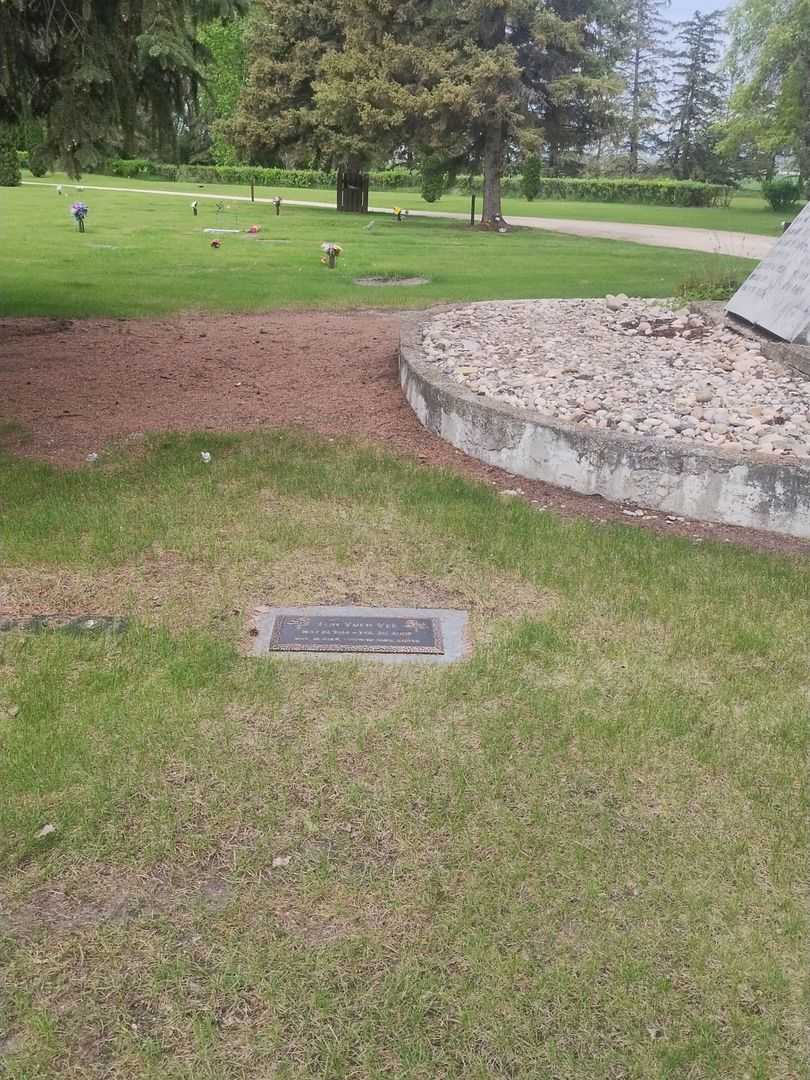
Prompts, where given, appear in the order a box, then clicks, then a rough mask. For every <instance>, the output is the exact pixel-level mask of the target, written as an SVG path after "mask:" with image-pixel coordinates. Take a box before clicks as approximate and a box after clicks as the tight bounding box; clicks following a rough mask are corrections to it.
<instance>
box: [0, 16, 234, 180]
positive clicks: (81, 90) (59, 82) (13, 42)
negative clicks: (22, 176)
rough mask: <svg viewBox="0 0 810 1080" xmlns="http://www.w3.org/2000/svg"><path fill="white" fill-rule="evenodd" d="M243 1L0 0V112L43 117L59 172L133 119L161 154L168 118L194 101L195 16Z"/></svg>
mask: <svg viewBox="0 0 810 1080" xmlns="http://www.w3.org/2000/svg"><path fill="white" fill-rule="evenodd" d="M244 6H245V0H59V2H58V3H41V2H35V0H3V2H2V3H0V42H2V48H0V120H6V121H9V122H11V123H16V122H18V121H20V120H21V119H24V118H25V117H27V116H35V117H37V118H41V119H43V120H45V121H46V128H47V140H48V150H49V152H50V154H51V156H52V157H53V158H54V159H55V160H59V161H61V162H62V163H63V164H64V166H65V168H66V169H67V171H68V172H69V173H72V174H73V175H74V176H75V175H78V174H79V172H80V170H81V169H82V167H83V166H86V165H88V164H91V163H93V162H95V161H97V160H98V159H99V157H101V156H103V155H104V154H105V153H107V152H108V151H109V149H110V147H111V146H114V145H116V144H118V145H120V144H121V143H123V148H124V152H125V153H126V154H128V155H131V154H132V153H134V151H135V149H136V136H137V132H138V127H139V124H140V125H142V126H143V127H145V128H147V129H148V130H149V131H150V132H153V133H154V144H155V149H156V150H157V151H158V152H159V153H166V154H167V155H168V154H170V153H171V152H172V150H173V147H174V144H175V140H176V134H177V123H176V121H177V117H178V115H179V114H181V113H182V111H183V109H184V107H185V105H186V103H187V102H188V101H189V100H190V99H192V100H193V99H194V98H195V97H196V93H197V87H198V84H199V81H200V79H201V77H202V73H203V68H202V65H203V61H204V59H205V50H204V49H203V48H202V47H201V46H200V44H199V42H198V41H197V37H196V34H197V29H198V27H199V26H200V25H201V23H202V22H203V21H204V20H207V19H212V18H214V17H215V16H217V15H224V14H227V13H228V12H230V11H231V10H240V9H242V8H243V7H244Z"/></svg>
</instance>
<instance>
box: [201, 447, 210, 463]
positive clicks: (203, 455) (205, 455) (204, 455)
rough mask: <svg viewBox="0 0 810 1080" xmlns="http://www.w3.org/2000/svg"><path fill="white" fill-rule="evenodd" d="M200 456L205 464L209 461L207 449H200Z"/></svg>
mask: <svg viewBox="0 0 810 1080" xmlns="http://www.w3.org/2000/svg"><path fill="white" fill-rule="evenodd" d="M200 458H201V459H202V460H203V462H204V463H205V464H206V465H207V464H208V462H209V461H210V460H211V455H210V454H209V453H208V451H207V450H201V451H200Z"/></svg>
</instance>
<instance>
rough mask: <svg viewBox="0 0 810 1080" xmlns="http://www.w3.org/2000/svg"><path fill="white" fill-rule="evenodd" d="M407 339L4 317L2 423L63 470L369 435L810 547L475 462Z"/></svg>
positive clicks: (579, 507)
mask: <svg viewBox="0 0 810 1080" xmlns="http://www.w3.org/2000/svg"><path fill="white" fill-rule="evenodd" d="M398 335H399V317H398V316H397V315H395V314H390V313H380V312H362V313H356V312H355V313H351V314H337V313H332V312H289V311H281V312H274V313H272V314H269V315H227V316H210V315H204V316H203V315H181V316H176V317H172V318H167V319H160V320H154V319H133V320H128V319H95V320H87V321H76V322H72V321H70V320H64V319H61V320H60V319H6V320H0V420H11V421H15V422H17V423H19V424H20V425H22V427H23V428H24V429H25V430H26V432H27V433H28V436H27V438H25V439H21V440H19V441H18V442H17V443H13V444H12V445H11V447H10V448H11V449H13V450H15V451H16V452H19V453H21V454H27V455H30V456H32V457H37V458H42V459H45V460H47V461H50V462H53V463H55V464H59V465H75V464H78V463H81V462H83V461H84V458H85V457H86V455H87V454H88V453H90V452H91V451H97V450H100V449H101V448H103V447H104V445H105V444H106V443H108V442H109V441H110V440H112V439H120V438H122V437H126V436H127V435H134V434H136V433H142V432H147V431H191V430H194V431H199V430H210V431H249V430H252V429H255V428H258V427H268V426H286V427H302V428H306V429H307V430H308V431H312V432H316V433H317V434H319V435H326V436H341V435H347V436H354V437H357V438H361V439H368V440H371V441H373V442H377V443H380V444H381V445H382V446H383V447H384V448H385V449H386V450H388V451H393V452H396V453H401V454H407V455H411V456H415V457H417V458H418V459H419V460H420V461H423V462H425V463H427V464H431V465H441V466H446V467H449V468H453V469H456V470H458V471H459V472H463V473H465V474H467V475H469V476H472V477H475V478H477V479H479V480H485V481H488V482H490V483H494V484H496V485H497V486H498V487H499V488H500V489H510V490H515V489H519V490H520V492H521V495H522V496H523V497H524V498H526V499H529V500H530V501H532V502H535V503H539V504H541V505H542V506H544V507H548V508H549V509H553V510H555V511H556V512H559V513H561V514H563V515H566V516H571V517H573V516H584V517H588V518H590V519H595V520H598V521H620V522H622V524H627V525H634V526H636V527H639V528H646V529H652V530H654V531H657V532H662V533H667V534H670V535H672V534H678V535H684V536H689V537H690V538H691V539H693V540H697V541H700V540H703V539H711V540H721V541H722V540H730V541H733V542H734V543H737V544H743V545H746V546H749V547H753V548H757V549H759V550H763V551H782V552H798V551H803V552H806V551H808V550H810V544H808V543H806V542H803V541H800V540H793V539H790V538H788V537H780V536H775V535H771V534H768V533H758V532H754V531H752V530H747V529H736V528H728V527H725V526H720V525H717V526H714V527H712V526H707V525H703V524H700V523H697V522H689V521H687V522H681V521H671V520H668V519H667V515H665V514H654V515H653V514H652V512H649V513H650V514H651V516H650V517H647V518H645V519H639V518H632V517H628V516H626V514H625V513H623V512H622V510H623V508H622V507H621V506H616V505H614V504H612V503H608V502H606V501H605V500H604V499H602V498H600V497H589V496H583V495H575V494H573V493H571V492H567V491H563V490H562V489H560V488H555V487H552V486H551V485H549V484H544V483H541V482H539V481H532V480H524V479H522V478H520V477H514V476H511V475H510V474H508V473H505V472H503V471H501V470H500V469H495V468H492V467H490V466H487V465H483V464H481V463H480V462H478V461H475V460H473V459H472V458H468V457H466V456H465V455H464V454H461V453H460V452H459V451H457V450H454V449H453V448H452V447H451V446H448V445H447V444H446V443H444V442H443V441H442V440H441V439H439V438H437V437H436V436H434V435H431V434H429V433H428V432H427V431H425V429H424V428H423V427H422V426H421V425H420V424H419V422H418V421H417V419H416V417H415V416H414V414H413V413H412V411H411V409H410V407H409V406H408V405H407V404H406V403H405V400H404V399H403V397H402V394H401V392H400V387H399V381H398V377H397V344H398ZM6 442H8V440H6ZM624 509H625V510H626V509H627V508H624Z"/></svg>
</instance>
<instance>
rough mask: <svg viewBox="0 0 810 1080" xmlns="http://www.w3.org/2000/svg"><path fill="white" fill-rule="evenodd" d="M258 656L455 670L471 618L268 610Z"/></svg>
mask: <svg viewBox="0 0 810 1080" xmlns="http://www.w3.org/2000/svg"><path fill="white" fill-rule="evenodd" d="M251 633H252V635H253V637H254V643H253V646H252V648H251V652H252V654H253V655H254V656H276V657H279V658H280V657H282V656H290V657H295V656H297V657H301V658H302V659H307V658H309V659H313V660H314V659H318V658H320V659H322V660H339V659H341V658H343V659H347V660H351V659H352V658H354V659H357V660H373V661H377V662H378V663H390V664H403V663H407V662H409V661H410V662H413V663H417V662H421V663H425V664H450V663H453V662H454V661H456V660H461V659H463V658H464V657H465V656H467V655H468V651H469V649H468V641H467V613H466V611H457V610H452V609H449V608H374V607H354V606H346V607H328V606H322V607H318V606H314V605H313V606H309V607H266V608H259V609H258V610H257V612H256V620H255V625H254V628H253V630H252V631H251Z"/></svg>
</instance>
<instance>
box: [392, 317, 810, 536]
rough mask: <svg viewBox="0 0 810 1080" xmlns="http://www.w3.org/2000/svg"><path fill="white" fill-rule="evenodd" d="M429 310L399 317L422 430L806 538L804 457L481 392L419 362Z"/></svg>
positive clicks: (517, 469)
mask: <svg viewBox="0 0 810 1080" xmlns="http://www.w3.org/2000/svg"><path fill="white" fill-rule="evenodd" d="M430 317H431V316H430V314H428V313H425V312H417V313H415V314H410V315H408V314H403V316H402V330H401V336H400V353H399V374H400V383H401V385H402V390H403V393H404V395H405V398H406V400H407V401H408V403H409V405H410V406H411V408H412V409H413V411H414V412H415V413H416V415H417V417H418V418H419V420H420V422H421V423H422V424H423V425H424V426H425V427H426V428H427V429H428V431H432V432H433V433H434V434H436V435H439V436H441V438H443V439H445V440H446V441H447V442H449V443H450V444H451V445H452V446H455V447H457V448H458V449H459V450H463V451H464V453H465V454H469V455H470V456H471V457H474V458H478V459H479V460H480V461H484V462H486V463H487V464H489V465H497V466H498V467H499V468H502V469H505V470H506V471H507V472H510V473H514V474H515V475H517V476H524V477H526V478H527V479H530V480H545V481H546V482H547V483H550V484H554V485H556V486H558V487H563V488H568V489H570V490H572V491H577V492H580V493H581V494H584V495H602V496H604V497H605V498H606V499H610V500H612V501H614V502H624V501H628V502H634V503H637V504H638V505H639V506H644V507H647V508H649V509H652V510H664V511H666V512H668V513H671V514H680V515H683V516H684V517H690V518H695V519H696V520H698V521H713V522H720V523H722V524H725V525H741V526H744V527H745V528H750V529H762V530H764V531H766V532H774V533H782V534H785V535H787V536H796V537H800V538H802V539H808V538H810V466H808V465H804V464H799V463H792V464H785V463H783V462H781V461H773V460H772V459H770V458H765V457H764V455H757V454H748V455H742V454H735V453H732V452H729V451H721V450H710V449H708V448H707V449H703V448H693V447H683V446H673V445H672V444H671V443H668V442H665V441H664V440H661V439H648V438H644V437H642V436H626V435H619V434H617V433H615V432H612V431H611V432H607V431H603V430H600V429H595V428H583V427H579V426H578V425H576V424H568V423H563V422H562V421H560V420H557V419H556V418H552V417H548V416H543V415H542V414H541V413H538V412H534V411H533V410H531V409H522V408H516V407H514V406H511V405H505V404H502V403H500V402H493V401H488V400H486V399H484V398H482V397H479V396H478V395H476V394H473V393H471V392H470V391H469V390H466V389H465V388H464V387H462V386H460V385H459V384H458V383H456V382H454V381H453V380H452V379H448V378H447V377H446V376H445V375H442V374H441V373H439V372H437V371H435V370H434V369H433V368H432V367H431V366H430V365H428V364H426V363H425V362H424V360H423V359H422V356H421V341H422V327H423V325H424V323H425V322H427V321H428V320H429V319H430Z"/></svg>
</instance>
